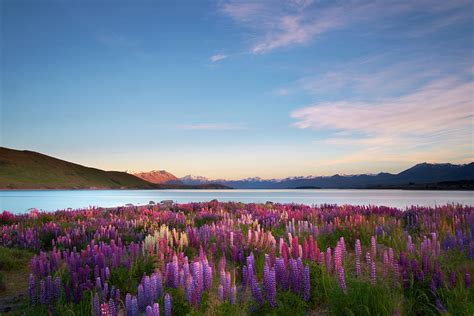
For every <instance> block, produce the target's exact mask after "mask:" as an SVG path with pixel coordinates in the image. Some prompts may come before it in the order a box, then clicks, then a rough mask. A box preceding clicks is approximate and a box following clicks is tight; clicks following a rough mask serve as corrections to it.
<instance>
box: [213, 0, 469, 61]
mask: <svg viewBox="0 0 474 316" xmlns="http://www.w3.org/2000/svg"><path fill="white" fill-rule="evenodd" d="M471 10H472V4H471V3H470V2H469V1H450V2H449V4H444V3H440V2H438V1H430V0H425V1H416V2H410V1H379V2H369V1H358V2H344V1H343V2H332V3H331V2H329V3H324V2H313V1H304V0H301V1H284V2H279V1H249V0H230V1H226V2H223V4H222V5H221V6H220V12H222V13H223V14H225V15H226V16H228V17H230V18H232V19H233V20H234V21H235V22H236V23H238V24H239V25H241V26H243V27H245V28H247V29H251V30H253V34H251V39H252V45H251V47H250V51H249V52H250V53H252V54H266V53H269V52H271V51H273V50H276V49H281V48H285V47H292V46H296V45H304V44H307V43H310V42H311V41H313V40H314V39H315V38H317V37H319V36H321V35H323V34H324V33H327V32H330V31H333V30H336V29H341V28H345V27H349V26H351V25H354V24H356V23H371V22H374V21H382V20H384V21H387V23H385V25H386V27H389V25H391V24H390V23H389V22H388V20H390V19H392V18H397V17H400V16H401V15H403V16H404V17H405V18H406V17H410V16H411V15H429V16H430V19H429V22H424V23H420V24H419V25H417V27H416V28H411V29H410V28H409V29H408V31H407V32H399V31H398V32H397V33H400V34H405V35H408V36H423V35H426V34H427V33H430V32H435V31H438V30H440V29H443V28H447V27H450V26H452V25H454V24H459V23H465V22H466V21H469V14H467V13H466V12H471Z"/></svg>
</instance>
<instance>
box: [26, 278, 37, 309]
mask: <svg viewBox="0 0 474 316" xmlns="http://www.w3.org/2000/svg"><path fill="white" fill-rule="evenodd" d="M28 296H29V297H30V303H31V305H35V304H36V278H35V277H34V275H33V274H30V278H29V281H28Z"/></svg>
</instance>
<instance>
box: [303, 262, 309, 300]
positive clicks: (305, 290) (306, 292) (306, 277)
mask: <svg viewBox="0 0 474 316" xmlns="http://www.w3.org/2000/svg"><path fill="white" fill-rule="evenodd" d="M310 297H311V276H310V273H309V266H304V268H303V299H304V300H305V301H308V300H309V299H310Z"/></svg>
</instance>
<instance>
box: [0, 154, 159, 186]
mask: <svg viewBox="0 0 474 316" xmlns="http://www.w3.org/2000/svg"><path fill="white" fill-rule="evenodd" d="M132 188H133V189H152V188H159V186H157V185H155V184H152V183H149V182H147V181H145V180H143V179H140V178H137V177H135V176H133V175H131V174H128V173H125V172H119V171H104V170H100V169H96V168H89V167H84V166H81V165H78V164H75V163H71V162H67V161H64V160H60V159H56V158H53V157H50V156H46V155H43V154H40V153H37V152H33V151H27V150H24V151H21V150H14V149H9V148H5V147H0V189H132Z"/></svg>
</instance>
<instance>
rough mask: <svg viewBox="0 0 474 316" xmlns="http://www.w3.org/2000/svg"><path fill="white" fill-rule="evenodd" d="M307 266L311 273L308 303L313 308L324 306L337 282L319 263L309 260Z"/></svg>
mask: <svg viewBox="0 0 474 316" xmlns="http://www.w3.org/2000/svg"><path fill="white" fill-rule="evenodd" d="M309 268H310V275H311V300H310V304H311V305H312V306H313V308H321V307H324V305H325V304H327V302H328V300H329V295H330V293H331V292H332V290H333V289H334V288H335V287H336V286H337V282H336V280H335V279H334V277H332V276H330V275H329V274H328V273H327V271H326V269H325V268H324V267H322V266H321V265H318V264H316V263H314V262H310V263H309Z"/></svg>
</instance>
